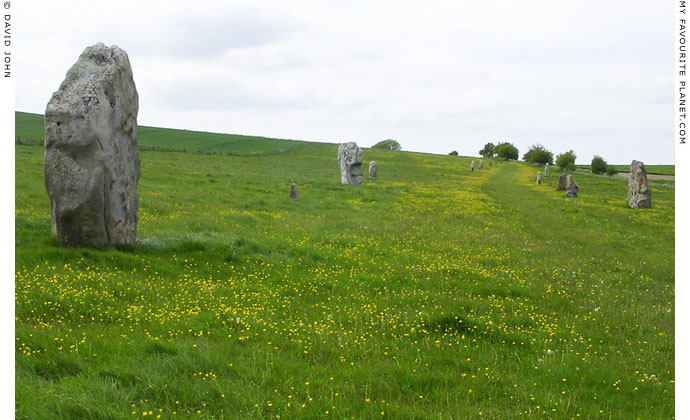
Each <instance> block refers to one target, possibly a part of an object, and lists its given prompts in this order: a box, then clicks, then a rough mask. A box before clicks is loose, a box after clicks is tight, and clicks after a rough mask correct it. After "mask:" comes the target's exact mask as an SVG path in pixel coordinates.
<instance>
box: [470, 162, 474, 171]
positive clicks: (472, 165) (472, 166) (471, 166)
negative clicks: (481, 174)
mask: <svg viewBox="0 0 690 420" xmlns="http://www.w3.org/2000/svg"><path fill="white" fill-rule="evenodd" d="M470 168H472V172H474V161H472V164H471V165H470Z"/></svg>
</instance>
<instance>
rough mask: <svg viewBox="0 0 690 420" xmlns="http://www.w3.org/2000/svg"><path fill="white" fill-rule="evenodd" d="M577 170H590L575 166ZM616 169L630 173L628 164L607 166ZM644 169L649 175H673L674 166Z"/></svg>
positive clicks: (585, 166)
mask: <svg viewBox="0 0 690 420" xmlns="http://www.w3.org/2000/svg"><path fill="white" fill-rule="evenodd" d="M575 166H576V167H577V169H584V170H587V171H589V170H591V167H590V165H575ZM609 166H611V167H614V168H616V170H618V172H624V173H628V172H630V164H627V165H609ZM644 169H645V170H646V171H647V173H648V174H650V175H652V174H653V175H675V174H676V165H645V166H644Z"/></svg>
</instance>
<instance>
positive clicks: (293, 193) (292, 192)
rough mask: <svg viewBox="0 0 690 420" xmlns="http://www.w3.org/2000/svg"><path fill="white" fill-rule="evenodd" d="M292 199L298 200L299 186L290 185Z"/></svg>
mask: <svg viewBox="0 0 690 420" xmlns="http://www.w3.org/2000/svg"><path fill="white" fill-rule="evenodd" d="M290 198H297V184H290Z"/></svg>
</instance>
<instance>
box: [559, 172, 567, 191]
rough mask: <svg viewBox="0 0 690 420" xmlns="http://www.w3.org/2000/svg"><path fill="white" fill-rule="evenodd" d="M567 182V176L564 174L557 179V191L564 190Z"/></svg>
mask: <svg viewBox="0 0 690 420" xmlns="http://www.w3.org/2000/svg"><path fill="white" fill-rule="evenodd" d="M567 180H568V176H567V175H566V174H561V175H560V176H559V177H558V189H559V190H564V189H565V187H566V182H567Z"/></svg>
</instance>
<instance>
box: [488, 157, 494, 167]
mask: <svg viewBox="0 0 690 420" xmlns="http://www.w3.org/2000/svg"><path fill="white" fill-rule="evenodd" d="M489 166H494V158H491V159H489Z"/></svg>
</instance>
